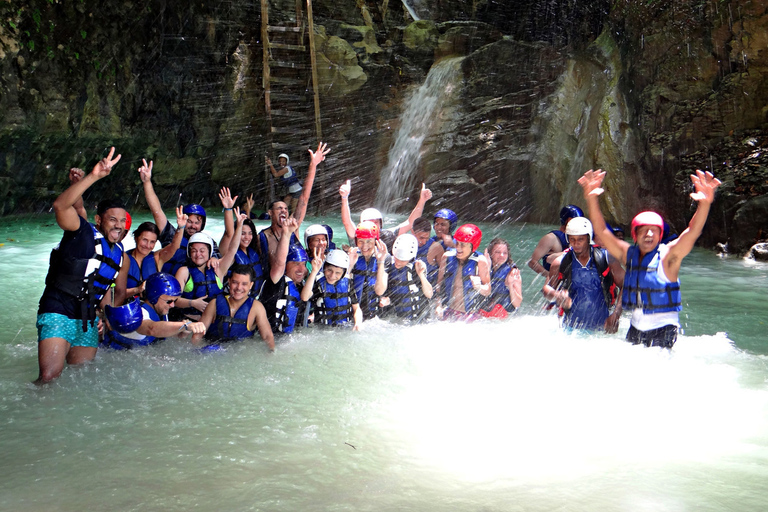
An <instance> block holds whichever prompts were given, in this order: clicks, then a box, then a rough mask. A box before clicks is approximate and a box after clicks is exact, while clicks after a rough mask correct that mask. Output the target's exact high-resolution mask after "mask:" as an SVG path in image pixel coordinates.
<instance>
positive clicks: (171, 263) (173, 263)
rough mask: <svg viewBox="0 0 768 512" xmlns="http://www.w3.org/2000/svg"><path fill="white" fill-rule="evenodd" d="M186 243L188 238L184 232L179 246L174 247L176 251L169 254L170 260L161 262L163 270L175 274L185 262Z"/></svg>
mask: <svg viewBox="0 0 768 512" xmlns="http://www.w3.org/2000/svg"><path fill="white" fill-rule="evenodd" d="M188 243H189V238H187V234H186V233H184V235H183V236H182V238H181V244H180V245H179V248H178V249H176V252H175V253H173V256H171V259H170V260H168V261H166V262H165V263H163V272H165V273H168V274H171V275H172V276H175V275H176V272H177V271H178V270H179V269H180V268H181V267H183V266H184V265H186V264H187V244H188ZM211 256H213V255H211Z"/></svg>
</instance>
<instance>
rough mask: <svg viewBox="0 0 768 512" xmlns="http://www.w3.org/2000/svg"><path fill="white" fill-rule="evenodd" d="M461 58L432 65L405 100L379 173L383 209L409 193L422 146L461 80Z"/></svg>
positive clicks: (379, 191)
mask: <svg viewBox="0 0 768 512" xmlns="http://www.w3.org/2000/svg"><path fill="white" fill-rule="evenodd" d="M463 59H464V57H453V58H448V59H443V60H440V61H439V62H436V63H435V64H434V65H433V66H432V68H431V69H430V70H429V73H428V74H427V79H426V80H425V81H424V83H423V84H422V85H421V87H419V88H418V89H416V90H415V91H414V92H413V93H412V94H411V96H410V97H409V98H408V99H407V100H406V101H405V104H404V107H403V113H402V114H400V125H399V127H398V129H397V132H396V133H395V138H394V142H393V144H392V147H391V148H390V150H389V158H388V162H387V166H386V167H385V168H384V170H383V171H382V172H381V181H380V182H379V189H378V191H377V192H376V204H377V205H378V206H380V207H381V208H383V209H385V210H386V209H387V208H388V207H390V206H392V203H393V201H396V200H398V199H400V198H402V197H405V196H407V195H408V194H409V192H410V190H405V189H406V187H408V186H410V185H412V181H413V176H414V175H415V174H416V172H417V171H418V168H419V161H420V160H421V155H422V147H421V146H422V143H423V142H424V139H425V138H426V137H428V136H429V135H432V134H433V133H435V130H436V128H437V126H438V125H439V123H440V121H441V116H440V112H441V110H442V109H443V107H444V106H445V105H446V104H447V102H448V100H449V99H450V98H451V97H452V95H453V93H454V92H455V90H456V85H457V82H458V80H460V78H461V68H460V64H461V61H462V60H463Z"/></svg>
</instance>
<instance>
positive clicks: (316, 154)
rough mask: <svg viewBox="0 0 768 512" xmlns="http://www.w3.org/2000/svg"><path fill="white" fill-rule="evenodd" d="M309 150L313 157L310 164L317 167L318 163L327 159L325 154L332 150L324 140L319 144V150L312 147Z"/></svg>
mask: <svg viewBox="0 0 768 512" xmlns="http://www.w3.org/2000/svg"><path fill="white" fill-rule="evenodd" d="M307 151H309V154H310V155H311V157H312V158H311V159H310V163H309V165H314V166H315V167H317V164H319V163H320V162H322V161H323V160H325V155H327V154H328V153H330V152H331V150H330V149H328V144H325V143H323V142H321V143H319V144H318V145H317V151H312V150H311V149H308V150H307Z"/></svg>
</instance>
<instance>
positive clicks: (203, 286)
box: [181, 266, 221, 315]
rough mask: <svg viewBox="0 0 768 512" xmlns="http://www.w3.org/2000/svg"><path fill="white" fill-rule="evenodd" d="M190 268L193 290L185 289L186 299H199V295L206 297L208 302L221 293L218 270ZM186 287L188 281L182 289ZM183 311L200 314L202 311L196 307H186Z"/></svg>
mask: <svg viewBox="0 0 768 512" xmlns="http://www.w3.org/2000/svg"><path fill="white" fill-rule="evenodd" d="M187 269H189V279H188V281H187V282H189V280H191V281H192V291H191V292H187V291H184V292H182V293H181V296H182V297H184V298H185V299H197V298H199V297H205V296H206V295H207V296H208V297H207V298H206V302H210V301H212V300H213V299H214V298H215V297H216V296H217V295H220V294H221V288H220V287H219V282H218V279H217V278H216V272H214V271H213V269H210V268H206V269H205V273H203V272H201V271H200V270H199V269H198V268H197V267H189V266H188V267H187ZM183 288H186V283H184V285H183V286H182V289H183ZM182 311H183V313H184V314H185V315H199V314H200V311H198V310H197V309H195V308H192V307H189V308H184V309H183V310H182Z"/></svg>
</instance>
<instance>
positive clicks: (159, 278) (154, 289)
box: [144, 272, 181, 305]
mask: <svg viewBox="0 0 768 512" xmlns="http://www.w3.org/2000/svg"><path fill="white" fill-rule="evenodd" d="M144 295H145V296H146V298H147V302H149V303H150V304H152V305H154V304H157V301H158V300H160V296H162V295H169V296H171V297H179V296H180V295H181V285H180V284H179V282H178V281H177V280H176V278H175V277H173V276H172V275H171V274H166V273H165V272H158V273H156V274H152V275H151V276H149V277H148V278H147V282H146V284H145V286H144Z"/></svg>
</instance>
